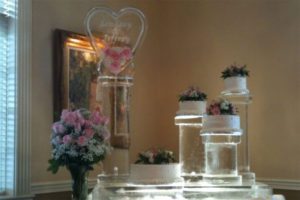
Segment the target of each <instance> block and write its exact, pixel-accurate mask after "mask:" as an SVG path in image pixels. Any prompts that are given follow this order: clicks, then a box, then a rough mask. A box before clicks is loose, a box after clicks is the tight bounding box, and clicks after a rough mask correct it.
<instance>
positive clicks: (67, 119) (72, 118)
mask: <svg viewBox="0 0 300 200" xmlns="http://www.w3.org/2000/svg"><path fill="white" fill-rule="evenodd" d="M61 120H62V121H63V122H64V123H66V124H67V125H68V126H73V127H74V128H75V129H76V130H77V131H81V126H83V125H84V124H85V119H84V118H83V116H82V115H81V113H80V111H79V110H76V111H73V112H72V111H68V110H63V112H62V115H61Z"/></svg>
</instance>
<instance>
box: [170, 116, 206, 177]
mask: <svg viewBox="0 0 300 200" xmlns="http://www.w3.org/2000/svg"><path fill="white" fill-rule="evenodd" d="M175 124H176V125H177V126H179V163H180V164H181V176H182V177H183V178H184V179H185V180H188V179H193V180H194V181H195V179H196V180H200V179H201V177H202V173H203V162H204V160H203V152H204V150H203V144H202V138H201V137H200V135H199V133H200V131H201V128H202V115H179V116H176V117H175Z"/></svg>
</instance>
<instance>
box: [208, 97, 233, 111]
mask: <svg viewBox="0 0 300 200" xmlns="http://www.w3.org/2000/svg"><path fill="white" fill-rule="evenodd" d="M206 113H207V114H208V115H236V114H237V110H236V107H234V106H233V105H232V104H231V103H230V102H229V101H227V100H225V99H219V100H216V101H212V103H211V104H210V105H209V106H208V107H207V111H206Z"/></svg>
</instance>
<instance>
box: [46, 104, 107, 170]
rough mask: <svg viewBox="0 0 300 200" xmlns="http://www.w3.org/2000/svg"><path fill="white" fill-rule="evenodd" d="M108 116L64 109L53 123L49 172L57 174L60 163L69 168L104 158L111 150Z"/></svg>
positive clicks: (86, 166)
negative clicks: (58, 119) (58, 118)
mask: <svg viewBox="0 0 300 200" xmlns="http://www.w3.org/2000/svg"><path fill="white" fill-rule="evenodd" d="M107 123H108V118H107V117H105V116H103V115H102V114H101V113H100V112H99V111H95V112H92V113H91V112H90V111H88V110H86V109H78V110H75V111H69V110H63V111H62V114H61V118H60V121H57V122H55V123H54V124H53V125H52V135H51V144H52V147H53V150H52V158H51V159H50V160H49V164H50V166H49V168H48V171H51V172H52V173H56V172H57V171H58V169H59V167H60V166H66V167H67V168H69V167H70V166H71V165H72V166H74V165H75V166H83V167H85V168H86V169H87V170H92V169H93V168H92V165H93V164H95V163H98V162H99V161H101V160H103V159H104V158H105V156H106V154H107V153H108V151H109V150H110V146H109V143H108V139H109V137H110V133H109V131H108V129H107V127H106V125H107Z"/></svg>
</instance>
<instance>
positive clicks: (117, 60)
mask: <svg viewBox="0 0 300 200" xmlns="http://www.w3.org/2000/svg"><path fill="white" fill-rule="evenodd" d="M131 59H132V52H131V49H130V48H129V47H108V48H106V49H105V50H104V59H103V64H104V65H105V67H107V68H108V69H109V71H110V72H111V73H114V74H118V73H120V72H121V71H122V69H123V68H122V67H123V66H124V65H125V64H126V63H127V62H128V61H130V60H131Z"/></svg>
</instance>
